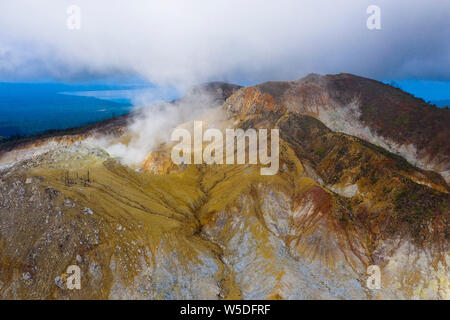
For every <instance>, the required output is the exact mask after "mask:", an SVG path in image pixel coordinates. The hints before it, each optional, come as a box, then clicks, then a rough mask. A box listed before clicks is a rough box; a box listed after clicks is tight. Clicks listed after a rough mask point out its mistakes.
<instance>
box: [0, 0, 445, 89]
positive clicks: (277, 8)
mask: <svg viewBox="0 0 450 320" xmlns="http://www.w3.org/2000/svg"><path fill="white" fill-rule="evenodd" d="M71 4H76V5H78V6H79V7H80V8H81V18H82V26H81V30H79V31H70V30H68V29H67V27H66V19H67V13H66V8H67V7H68V6H69V5H71ZM370 4H376V5H378V6H380V8H381V27H382V29H381V30H374V31H370V30H368V29H367V28H366V19H367V17H368V15H367V14H366V8H367V7H368V5H370ZM449 15H450V1H448V0H433V1H410V0H396V1H392V0H376V1H372V0H371V1H365V0H347V1H339V2H338V1H335V0H320V1H300V0H293V1H288V0H277V1H259V0H258V1H256V0H247V1H242V0H240V1H237V0H227V1H225V0H208V1H206V0H197V1H189V2H188V1H181V0H172V1H163V0H160V1H155V0H154V1H148V0H146V1H137V0H136V1H125V0H123V1H120V0H116V1H111V0H108V1H107V0H97V1H89V0H71V1H65V0H64V1H54V0H38V1H31V0H29V1H25V0H15V1H2V2H1V3H0V80H21V79H22V80H23V79H33V78H38V77H53V78H56V79H60V80H71V79H74V78H83V77H96V76H106V75H117V74H136V75H139V76H142V77H145V78H146V79H148V80H149V81H151V82H153V83H156V84H160V85H167V84H172V85H178V86H186V85H191V84H193V83H199V82H203V81H208V80H213V79H214V80H229V81H237V80H240V81H249V82H258V81H264V80H269V79H270V80H277V79H278V80H281V79H295V78H298V77H300V76H303V75H305V74H307V73H310V72H316V73H338V72H350V73H355V74H360V75H364V76H369V77H374V78H432V79H445V80H449V79H450V42H449V41H448V39H450V27H449V23H448V21H449V20H450V16H449Z"/></svg>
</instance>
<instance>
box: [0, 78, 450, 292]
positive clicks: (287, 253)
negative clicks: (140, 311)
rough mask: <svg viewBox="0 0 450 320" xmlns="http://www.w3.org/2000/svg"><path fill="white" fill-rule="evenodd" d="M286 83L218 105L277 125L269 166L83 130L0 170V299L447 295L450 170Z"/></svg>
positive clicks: (234, 122) (241, 123)
mask: <svg viewBox="0 0 450 320" xmlns="http://www.w3.org/2000/svg"><path fill="white" fill-rule="evenodd" d="M291 85H292V84H288V85H286V84H281V85H279V84H277V85H275V86H273V85H272V84H270V85H268V89H267V88H265V89H260V88H259V87H258V86H257V87H252V88H242V89H239V90H237V91H235V92H234V93H233V92H230V94H231V95H230V96H229V97H228V98H227V99H226V101H225V103H223V106H220V107H218V108H219V109H223V110H225V111H226V113H227V114H228V118H227V119H223V121H224V123H225V124H227V126H228V127H236V128H237V127H239V128H243V129H247V128H278V129H280V138H281V139H280V170H279V172H278V174H276V175H274V176H261V175H260V165H182V166H178V165H175V164H173V163H172V162H171V160H170V151H171V145H170V144H167V145H161V146H160V148H159V149H158V150H156V151H154V152H152V153H151V154H150V155H149V156H148V157H147V159H146V160H145V161H144V162H143V163H142V164H141V165H140V166H139V167H138V168H134V169H135V170H133V169H131V168H130V167H127V166H125V165H123V164H121V163H120V162H119V161H118V160H117V159H114V158H112V157H111V156H110V155H108V154H107V153H106V152H105V151H104V150H102V149H99V148H98V147H96V146H93V145H90V144H89V141H88V140H85V136H74V137H72V138H71V139H72V142H71V143H70V144H67V145H64V144H59V145H58V144H56V147H55V148H49V149H45V150H42V152H36V150H34V151H33V152H34V155H31V156H30V155H29V154H28V155H26V156H22V158H21V159H22V160H21V161H17V162H14V163H11V164H10V166H9V167H8V168H6V169H4V170H2V171H1V170H0V191H1V192H0V297H2V298H13V299H19V298H32V299H38V298H54V299H66V298H98V299H117V298H134V299H188V298H197V299H217V298H218V299H229V298H231V299H240V298H243V299H390V298H406V299H411V298H419V299H449V298H450V295H449V294H450V287H449V269H448V264H449V256H448V252H449V237H450V234H449V210H448V208H449V206H450V197H449V193H448V191H449V187H448V184H447V183H446V182H445V180H444V179H443V178H442V176H441V175H439V174H438V173H436V172H433V171H427V170H424V169H420V168H417V167H415V166H414V165H412V164H411V163H409V162H407V161H406V160H405V159H403V158H402V157H400V156H398V155H395V154H393V153H391V152H389V151H387V150H385V149H383V148H381V147H379V146H376V145H374V144H371V143H370V142H367V141H365V140H362V139H360V138H357V137H355V136H351V135H348V134H346V133H342V132H335V131H334V130H332V128H329V127H328V126H326V125H325V124H324V123H322V122H321V121H320V119H319V120H318V119H317V118H319V117H318V116H317V114H314V113H311V114H309V115H307V114H306V113H307V112H303V111H302V112H299V111H298V110H297V109H295V108H294V107H293V105H291V104H287V103H285V102H283V100H282V99H280V97H284V96H285V93H286V92H287V91H286V90H285V89H283V88H285V87H286V86H289V87H290V86H291ZM262 86H263V87H264V86H267V84H265V85H262ZM280 87H281V89H280ZM215 89H217V88H215ZM283 90H284V91H283ZM214 91H215V92H217V91H216V90H214ZM269 91H270V93H269ZM281 91H283V92H284V93H283V94H280V92H281ZM308 92H309V93H308ZM308 95H311V96H310V97H309V96H308ZM314 99H316V96H315V91H314V90H313V89H308V90H307V92H306V93H305V100H304V101H312V100H314ZM292 101H294V100H292ZM292 101H291V102H292ZM300 105H304V108H307V106H311V105H314V104H308V103H307V102H304V103H303V104H300V103H298V106H299V107H300ZM308 108H309V107H308ZM320 108H321V107H320ZM320 108H319V111H320V110H321V109H320ZM333 110H335V112H339V109H338V107H336V108H335V109H333ZM320 112H322V111H320ZM221 125H224V124H223V123H222V124H221ZM427 130H428V129H427ZM126 134H127V133H126V127H124V128H123V133H118V136H119V137H121V136H123V135H125V136H126ZM61 139H62V138H61ZM64 139H66V138H64ZM35 144H36V143H35ZM34 147H36V145H35V146H34ZM20 148H21V149H20V150H21V152H23V153H26V150H27V147H26V146H21V147H20ZM12 152H13V153H14V150H12ZM8 154H10V153H6V154H5V155H4V157H5V156H7V155H8ZM72 264H76V265H78V266H80V268H81V272H82V288H81V290H73V291H71V290H67V289H66V288H65V286H64V279H66V278H67V274H65V272H66V269H67V267H68V266H69V265H72ZM370 265H378V266H379V267H380V269H381V288H380V289H378V290H370V289H368V288H367V285H366V280H367V267H368V266H370Z"/></svg>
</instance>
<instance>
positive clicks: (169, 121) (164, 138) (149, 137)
mask: <svg viewBox="0 0 450 320" xmlns="http://www.w3.org/2000/svg"><path fill="white" fill-rule="evenodd" d="M215 98H216V97H215V96H214V95H213V94H210V93H208V92H206V91H205V92H196V93H188V94H187V95H186V96H185V97H183V98H182V99H179V100H177V101H176V102H164V101H160V102H157V103H154V104H152V105H150V106H147V107H138V108H136V109H135V110H134V113H133V116H132V118H131V119H130V122H129V124H128V126H127V133H126V134H125V136H124V137H120V138H113V137H102V138H96V139H95V140H92V139H91V140H90V141H89V143H93V144H95V145H97V146H100V147H102V148H104V149H106V151H107V152H108V153H109V154H110V155H111V156H113V157H116V158H118V159H119V160H120V161H121V162H123V163H124V164H126V165H129V166H136V165H139V164H141V163H142V162H143V161H144V160H145V159H146V157H147V156H148V155H149V154H150V152H151V151H154V150H155V149H158V148H159V147H160V146H161V145H163V144H165V143H169V142H170V140H169V139H170V135H171V133H172V130H173V129H174V128H175V127H177V126H178V125H180V124H183V123H186V122H188V121H191V120H194V119H195V118H197V117H198V116H200V115H202V114H204V113H205V112H206V111H207V110H209V109H211V108H213V107H217V106H218V104H217V101H216V100H215ZM139 99H142V97H140V98H139Z"/></svg>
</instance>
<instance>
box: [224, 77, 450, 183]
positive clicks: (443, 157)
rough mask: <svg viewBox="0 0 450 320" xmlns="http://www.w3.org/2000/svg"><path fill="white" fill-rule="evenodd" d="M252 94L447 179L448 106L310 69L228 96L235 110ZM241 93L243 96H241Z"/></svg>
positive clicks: (449, 163)
mask: <svg viewBox="0 0 450 320" xmlns="http://www.w3.org/2000/svg"><path fill="white" fill-rule="evenodd" d="M257 95H260V96H261V97H262V96H267V97H270V99H273V103H275V104H277V105H281V106H283V107H285V108H286V109H287V110H290V111H293V112H296V113H299V114H305V115H310V116H313V117H315V118H317V119H319V120H321V121H322V122H323V123H324V124H325V125H327V126H328V127H329V128H330V129H332V130H333V131H339V132H344V133H347V134H350V135H354V136H357V137H359V138H362V139H364V140H367V141H369V142H371V143H374V144H376V145H378V146H381V147H383V148H385V149H387V150H389V151H391V152H393V153H396V154H398V155H401V156H402V157H404V158H406V159H407V160H408V161H410V162H411V163H413V164H414V165H416V166H420V167H422V168H424V169H429V170H434V171H437V172H439V173H440V174H441V175H442V176H444V178H445V179H446V180H447V182H448V181H449V180H448V179H449V174H450V146H449V145H448V141H450V126H449V125H448V124H449V123H450V111H449V110H448V109H440V108H436V107H432V106H430V105H428V104H427V103H425V102H424V101H423V100H421V99H417V98H414V97H413V96H411V95H410V94H408V93H406V92H403V91H402V90H400V89H398V88H394V87H391V86H389V85H386V84H383V83H381V82H378V81H375V80H371V79H366V78H362V77H358V76H354V75H350V74H338V75H326V76H320V75H316V74H311V75H309V76H307V77H305V78H302V79H299V80H297V81H291V82H267V83H263V84H260V85H257V86H254V87H250V88H245V89H241V90H240V92H239V93H237V94H236V95H235V97H234V98H232V99H230V100H231V101H230V102H229V104H230V105H233V108H235V111H236V112H238V113H240V111H241V110H240V109H241V108H242V106H240V105H239V103H238V104H236V103H235V102H234V101H235V100H236V101H241V102H242V103H244V104H249V103H250V104H251V101H252V99H258V98H256V96H257ZM244 96H245V98H244V99H242V98H243V97H244Z"/></svg>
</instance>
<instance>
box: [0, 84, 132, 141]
mask: <svg viewBox="0 0 450 320" xmlns="http://www.w3.org/2000/svg"><path fill="white" fill-rule="evenodd" d="M80 89H81V90H84V91H89V92H95V91H96V90H101V92H103V95H104V94H105V93H106V92H108V90H107V89H109V88H108V87H104V86H81V87H74V86H67V85H60V84H20V83H19V84H18V83H0V137H4V138H5V137H9V136H12V135H30V134H36V133H41V132H44V131H46V130H50V129H66V128H70V127H78V126H83V125H87V124H90V123H94V122H97V121H101V120H105V119H108V118H111V117H115V116H120V115H123V114H127V113H129V112H130V111H131V109H132V104H131V101H130V100H129V99H127V98H126V97H125V98H124V97H120V96H117V95H116V98H117V99H114V97H112V98H111V99H99V98H97V97H95V94H91V96H83V95H80V94H78V90H80ZM68 90H70V91H68ZM71 91H73V94H71ZM111 91H114V90H111ZM113 96H114V95H113Z"/></svg>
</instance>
